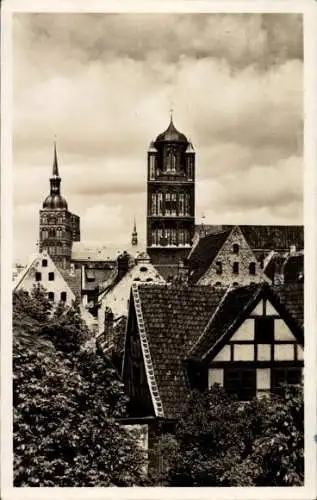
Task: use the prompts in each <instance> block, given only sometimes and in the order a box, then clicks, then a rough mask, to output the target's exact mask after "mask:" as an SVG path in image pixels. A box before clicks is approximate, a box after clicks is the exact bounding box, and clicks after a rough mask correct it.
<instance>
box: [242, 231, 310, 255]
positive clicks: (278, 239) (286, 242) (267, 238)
mask: <svg viewBox="0 0 317 500" xmlns="http://www.w3.org/2000/svg"><path fill="white" fill-rule="evenodd" d="M240 228H241V231H242V233H243V235H244V237H245V238H246V240H247V242H248V243H249V245H250V247H251V248H252V249H258V250H260V249H263V250H279V251H281V250H284V251H288V250H289V249H290V247H291V246H292V245H295V246H296V248H297V249H298V250H301V249H303V248H304V226H270V225H268V226H253V225H250V226H249V225H248V226H247V225H245V226H240Z"/></svg>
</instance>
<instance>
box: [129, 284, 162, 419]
mask: <svg viewBox="0 0 317 500" xmlns="http://www.w3.org/2000/svg"><path fill="white" fill-rule="evenodd" d="M132 295H133V299H134V308H135V313H136V318H137V323H138V330H139V337H140V344H141V349H142V355H143V361H144V367H145V373H146V378H147V381H148V385H149V389H150V393H151V397H152V402H153V406H154V411H155V414H156V416H157V417H164V411H163V405H162V400H161V397H160V393H159V389H158V385H157V383H156V379H155V374H154V366H153V362H152V356H151V351H150V348H149V344H148V340H147V336H146V330H145V324H144V319H143V314H142V308H141V298H140V295H139V290H138V285H137V284H136V283H133V284H132Z"/></svg>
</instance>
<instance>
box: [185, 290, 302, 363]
mask: <svg viewBox="0 0 317 500" xmlns="http://www.w3.org/2000/svg"><path fill="white" fill-rule="evenodd" d="M260 297H266V298H269V299H270V301H271V302H272V303H273V305H274V306H275V307H276V309H278V310H280V311H281V312H282V313H283V315H284V316H285V315H286V316H288V319H289V321H290V322H291V323H292V325H293V326H294V327H295V328H296V329H297V330H298V332H299V336H300V337H301V339H302V338H303V326H304V301H303V286H302V284H300V283H299V284H297V283H296V284H290V285H280V286H276V287H270V286H269V285H268V284H267V283H260V284H254V285H249V286H244V287H235V288H232V289H230V290H229V291H228V293H227V294H226V295H225V297H224V300H223V301H222V303H221V304H220V305H219V308H218V309H217V310H216V312H215V314H214V315H213V317H212V318H211V319H210V321H209V323H208V325H207V327H206V328H205V331H204V332H203V333H202V335H201V337H200V339H199V340H198V342H197V343H196V345H195V346H194V347H193V349H192V350H191V352H190V355H189V358H190V359H194V360H196V361H198V360H199V361H203V360H204V359H205V358H207V357H209V356H210V355H211V353H212V351H213V350H214V349H215V347H216V345H217V344H218V342H220V341H221V340H223V339H224V337H227V336H230V335H231V334H233V333H234V331H235V330H236V329H237V328H238V327H239V326H240V324H241V323H242V321H243V320H244V319H245V317H246V316H247V315H248V314H249V313H250V312H251V311H252V309H253V308H254V307H255V305H256V303H257V302H258V300H260Z"/></svg>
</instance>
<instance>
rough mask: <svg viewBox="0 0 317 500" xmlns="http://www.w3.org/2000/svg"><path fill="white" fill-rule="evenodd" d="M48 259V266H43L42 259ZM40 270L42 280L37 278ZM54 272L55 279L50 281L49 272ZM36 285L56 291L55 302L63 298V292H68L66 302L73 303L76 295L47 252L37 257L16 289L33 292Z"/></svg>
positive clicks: (49, 290) (48, 290)
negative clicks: (36, 274) (36, 275)
mask: <svg viewBox="0 0 317 500" xmlns="http://www.w3.org/2000/svg"><path fill="white" fill-rule="evenodd" d="M43 259H46V260H47V267H43V266H42V260H43ZM36 272H40V273H41V274H42V279H41V281H36V280H35V273H36ZM50 272H54V281H49V279H48V273H50ZM34 285H42V286H43V287H44V288H45V289H46V291H47V292H53V293H54V302H56V303H57V302H59V301H60V298H61V292H66V304H67V305H71V304H72V301H73V300H75V295H74V293H73V292H72V290H71V289H70V288H69V286H68V284H67V283H66V281H65V280H64V278H63V276H62V275H61V274H60V272H59V271H58V269H57V267H56V266H55V264H54V262H53V261H52V260H51V259H50V257H49V256H48V255H47V254H44V253H43V255H41V256H40V257H37V258H36V259H35V260H34V261H33V264H32V265H31V267H30V268H29V269H28V271H27V273H26V275H25V276H24V278H23V279H22V281H21V282H20V283H19V284H18V285H17V287H16V290H25V291H27V292H31V291H32V289H33V287H34Z"/></svg>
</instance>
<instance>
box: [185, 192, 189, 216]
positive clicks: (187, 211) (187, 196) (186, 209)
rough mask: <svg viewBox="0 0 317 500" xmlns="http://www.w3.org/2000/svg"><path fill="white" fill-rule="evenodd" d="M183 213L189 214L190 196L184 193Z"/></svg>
mask: <svg viewBox="0 0 317 500" xmlns="http://www.w3.org/2000/svg"><path fill="white" fill-rule="evenodd" d="M185 215H190V196H189V194H188V193H186V194H185Z"/></svg>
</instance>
